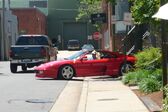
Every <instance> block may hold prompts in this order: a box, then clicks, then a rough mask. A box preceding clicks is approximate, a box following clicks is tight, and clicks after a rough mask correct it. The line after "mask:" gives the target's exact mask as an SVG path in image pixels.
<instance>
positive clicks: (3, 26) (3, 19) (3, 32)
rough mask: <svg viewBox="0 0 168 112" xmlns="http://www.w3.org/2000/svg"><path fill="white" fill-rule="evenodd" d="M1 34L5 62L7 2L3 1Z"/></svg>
mask: <svg viewBox="0 0 168 112" xmlns="http://www.w3.org/2000/svg"><path fill="white" fill-rule="evenodd" d="M1 34H2V35H1V36H2V37H1V60H5V0H2V12H1Z"/></svg>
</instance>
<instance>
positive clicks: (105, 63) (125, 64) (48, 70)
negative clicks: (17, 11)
mask: <svg viewBox="0 0 168 112" xmlns="http://www.w3.org/2000/svg"><path fill="white" fill-rule="evenodd" d="M135 61H136V58H135V57H134V56H132V55H124V54H120V53H118V52H110V51H103V50H102V51H94V52H89V51H84V50H81V51H78V52H76V53H75V54H73V55H71V56H70V57H68V58H65V59H64V60H61V61H52V62H48V63H45V64H41V65H40V66H37V67H35V68H34V69H35V72H36V77H38V78H54V79H65V80H69V79H72V78H73V77H86V76H98V75H99V76H101V75H110V76H121V75H123V73H124V72H125V71H127V70H129V69H132V68H133V65H134V64H135Z"/></svg>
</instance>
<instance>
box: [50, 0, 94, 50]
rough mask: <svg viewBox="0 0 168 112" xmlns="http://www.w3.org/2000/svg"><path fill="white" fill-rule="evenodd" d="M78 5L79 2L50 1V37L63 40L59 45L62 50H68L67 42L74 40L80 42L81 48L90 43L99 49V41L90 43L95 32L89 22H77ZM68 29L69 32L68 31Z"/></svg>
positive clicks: (73, 0)
mask: <svg viewBox="0 0 168 112" xmlns="http://www.w3.org/2000/svg"><path fill="white" fill-rule="evenodd" d="M78 3H79V1H78V0H49V1H48V35H49V36H50V37H51V38H56V39H57V40H61V42H60V43H59V44H58V45H59V48H60V49H66V43H67V41H68V40H69V39H74V38H76V39H78V40H80V42H81V43H80V44H81V46H82V45H83V44H84V43H86V42H90V43H92V44H94V45H95V47H96V48H97V41H94V40H90V41H88V36H89V35H92V33H93V32H94V31H95V29H94V28H93V27H92V25H91V24H90V23H88V20H82V21H78V22H77V21H76V19H75V18H76V16H77V14H78V10H77V7H78ZM67 25H68V26H67ZM67 28H68V30H69V31H66V30H67ZM75 29H78V30H75ZM79 29H80V30H79ZM67 35H69V37H68V36H67ZM58 37H59V38H60V39H58Z"/></svg>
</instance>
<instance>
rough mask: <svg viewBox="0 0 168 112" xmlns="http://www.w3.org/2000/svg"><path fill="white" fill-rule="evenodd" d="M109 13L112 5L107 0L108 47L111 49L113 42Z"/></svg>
mask: <svg viewBox="0 0 168 112" xmlns="http://www.w3.org/2000/svg"><path fill="white" fill-rule="evenodd" d="M111 14H112V7H111V3H110V2H108V33H109V34H108V35H109V47H110V48H109V49H110V50H111V51H113V47H112V46H113V42H112V32H111V31H112V25H111Z"/></svg>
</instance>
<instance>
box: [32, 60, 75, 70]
mask: <svg viewBox="0 0 168 112" xmlns="http://www.w3.org/2000/svg"><path fill="white" fill-rule="evenodd" d="M72 62H73V60H60V61H51V62H47V63H44V64H41V65H39V66H36V67H34V70H46V69H53V68H54V69H56V68H58V67H59V66H61V65H63V64H69V63H72Z"/></svg>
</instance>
